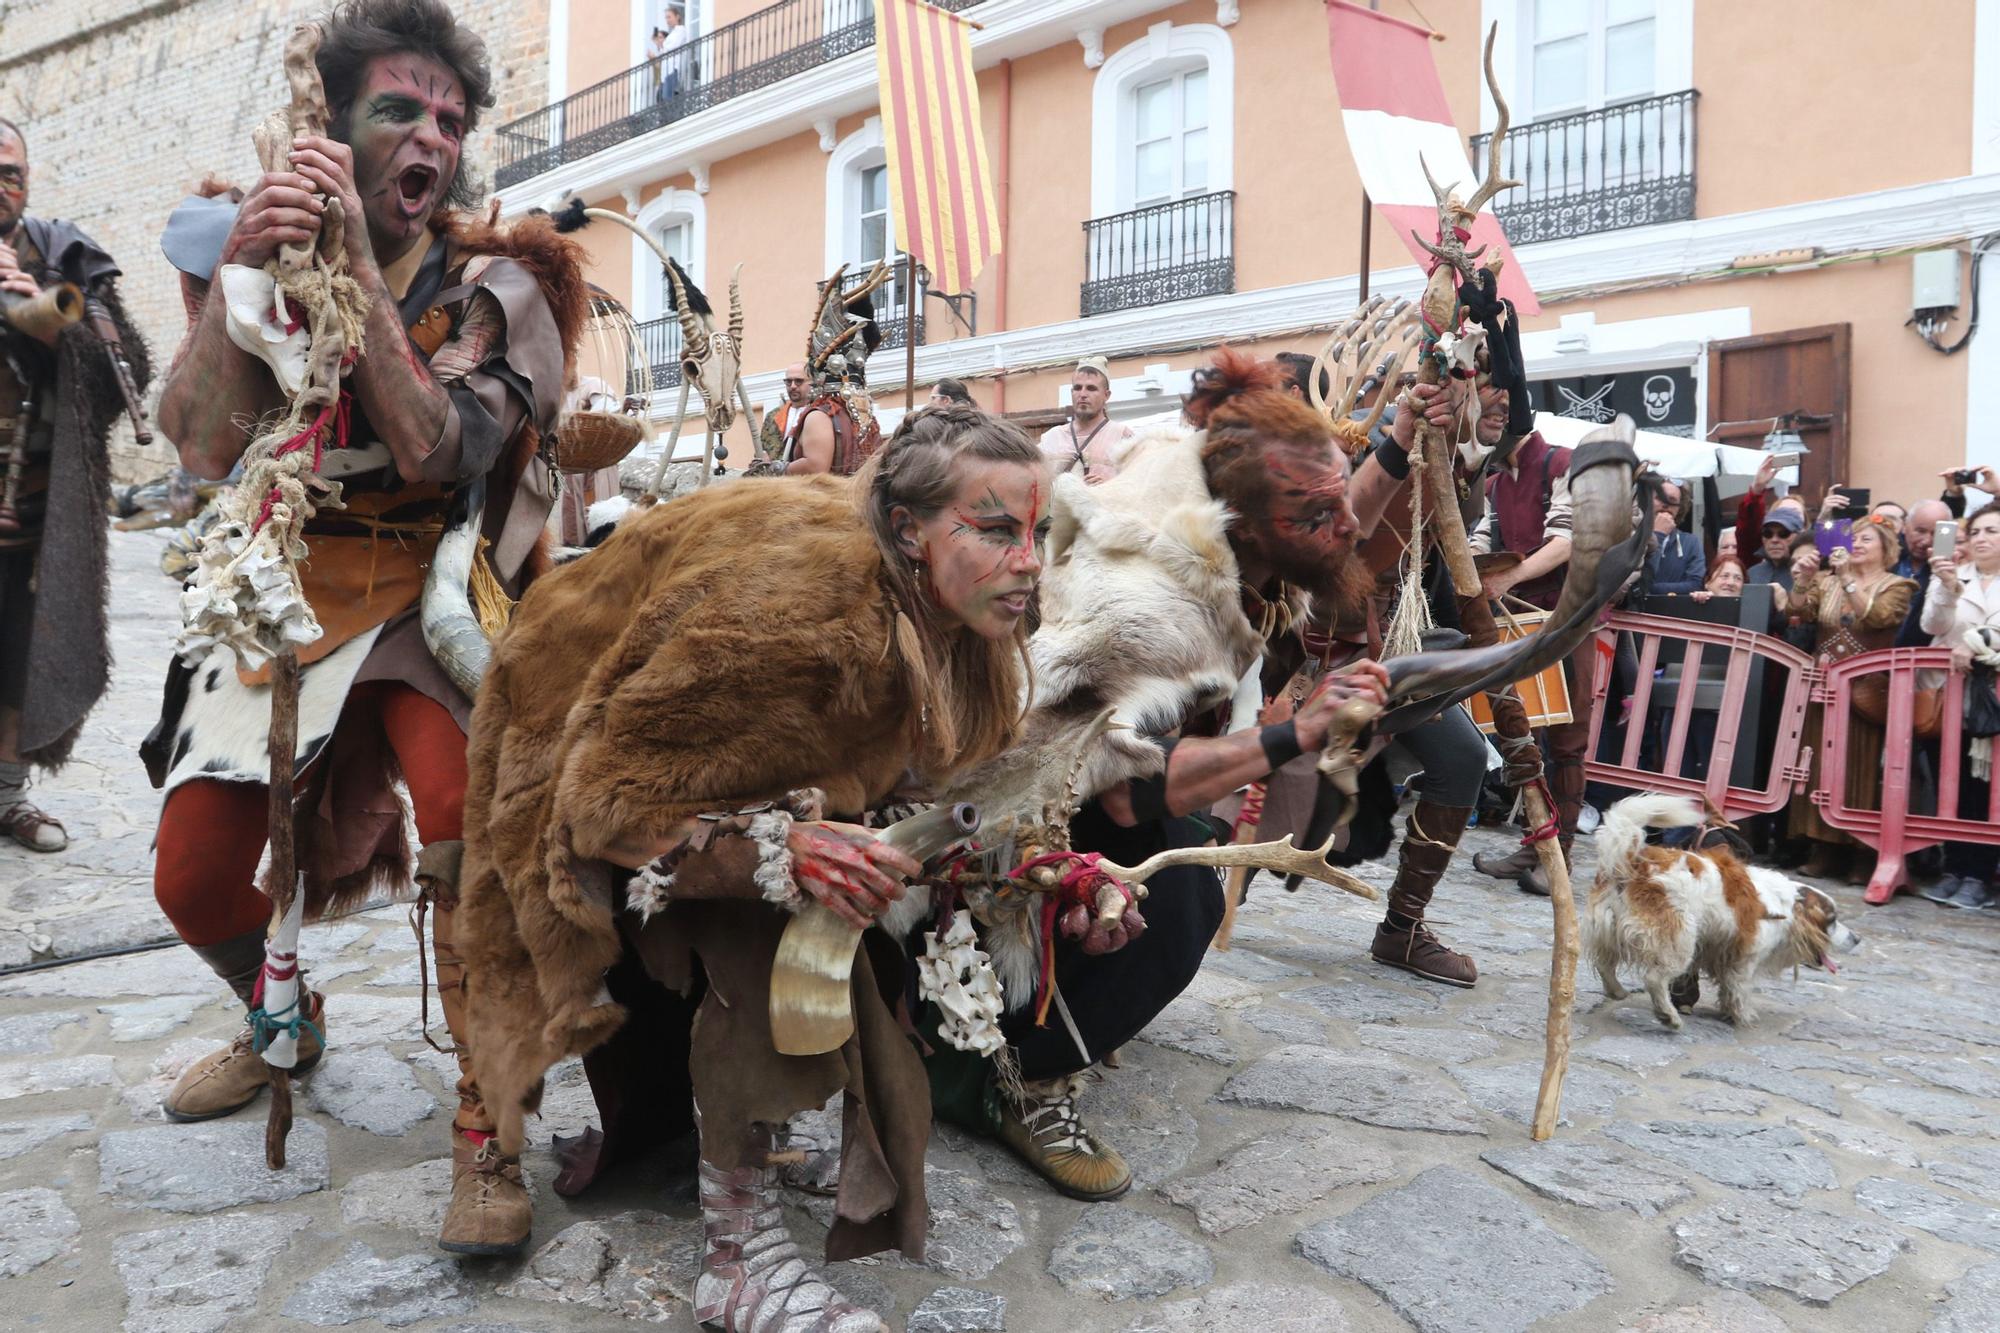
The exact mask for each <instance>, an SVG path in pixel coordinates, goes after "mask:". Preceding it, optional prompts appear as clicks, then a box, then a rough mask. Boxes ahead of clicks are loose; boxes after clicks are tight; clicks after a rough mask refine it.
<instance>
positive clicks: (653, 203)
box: [632, 189, 708, 324]
mask: <svg viewBox="0 0 2000 1333" xmlns="http://www.w3.org/2000/svg"><path fill="white" fill-rule="evenodd" d="M707 212H708V210H707V205H706V204H705V202H704V201H703V200H702V197H701V196H700V195H699V194H696V193H695V192H694V191H693V190H683V189H667V190H662V191H661V192H660V193H659V194H657V195H654V196H653V197H652V198H651V199H649V200H647V201H646V206H645V207H644V208H642V209H640V210H639V214H638V216H637V218H635V219H634V220H635V221H636V222H638V224H639V226H640V227H641V228H643V229H644V230H645V232H646V234H647V235H648V236H651V237H652V238H653V239H654V240H656V241H658V242H659V243H660V245H661V246H662V247H663V248H664V249H665V250H666V252H667V253H668V254H670V255H672V256H673V257H674V260H675V262H676V263H678V264H679V265H680V266H681V269H682V271H683V272H685V273H686V274H687V275H688V277H690V278H692V279H693V280H694V284H695V285H696V286H697V287H701V288H702V290H703V291H704V292H705V291H707V290H708V289H707V287H706V286H705V285H704V284H705V283H706V282H707V275H706V273H705V270H706V268H707V266H708V254H707V250H708V246H707V238H706V235H705V233H706V230H707ZM673 312H674V303H673V300H672V299H671V298H670V297H669V296H668V294H667V275H666V274H665V273H663V272H662V271H661V269H660V259H659V256H658V255H655V254H654V253H653V250H652V247H651V246H649V245H647V244H646V243H645V242H644V241H642V240H640V239H639V238H638V237H637V236H634V237H633V238H632V317H633V318H634V319H636V320H638V321H639V322H640V323H642V324H643V323H645V322H646V321H647V320H652V319H659V318H661V317H663V316H668V315H672V314H673Z"/></svg>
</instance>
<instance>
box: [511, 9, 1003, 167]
mask: <svg viewBox="0 0 2000 1333" xmlns="http://www.w3.org/2000/svg"><path fill="white" fill-rule="evenodd" d="M931 2H932V3H933V4H936V5H938V6H939V7H940V8H943V9H952V10H958V9H968V8H970V7H971V6H973V5H975V4H978V3H979V0H931ZM874 44H875V9H874V4H873V0H779V3H777V4H775V5H772V6H770V7H769V8H766V9H760V10H758V11H757V12H756V13H754V14H751V15H749V16H748V17H746V18H741V19H738V20H737V21H736V22H734V23H729V24H725V25H724V26H722V27H720V28H717V29H716V30H715V31H714V32H711V33H708V34H706V35H705V36H702V37H697V38H695V39H694V40H692V41H690V42H689V43H688V44H687V45H686V46H683V47H682V48H681V49H680V50H678V51H676V52H674V53H673V54H672V55H669V56H664V57H662V58H660V59H658V60H649V61H647V62H646V63H644V64H642V65H635V66H633V67H632V68H631V69H628V70H626V71H625V72H624V73H622V74H614V75H613V76H611V77H610V78H608V79H606V80H604V81H603V82H602V83H597V84H593V85H591V86H590V87H588V88H585V89H584V90H583V91H581V92H578V93H574V94H572V95H570V96H568V97H565V98H564V99H563V100H562V101H560V102H557V103H555V104H554V105H553V106H545V107H543V108H542V109H541V110H539V111H535V112H532V113H530V114H529V115H526V116H523V117H521V118H520V119H519V120H514V121H509V122H508V123H507V124H505V125H502V126H501V127H500V130H499V133H498V136H497V138H498V150H499V159H500V160H499V166H498V168H497V170H496V171H495V172H494V180H495V183H496V184H498V185H501V186H508V185H515V184H518V183H519V182H521V181H524V180H527V179H529V178H530V177H533V176H539V175H540V174H542V173H543V172H545V171H550V170H553V169H554V168H556V167H559V166H562V165H563V164H564V163H567V162H576V161H580V160H581V159H583V158H586V157H589V156H590V155H591V154H593V153H600V152H603V151H604V150H605V149H607V148H610V147H612V146H613V145H616V144H621V143H623V142H625V141H626V140H627V139H632V138H636V137H637V136H639V135H641V134H644V133H646V132H647V131H648V130H654V129H658V128H659V127H660V126H662V125H671V124H673V123H674V122H675V121H678V120H682V119H684V118H686V117H688V116H692V115H694V114H695V113H696V112H698V111H706V110H708V109H709V108H710V107H714V106H720V105H721V104H722V103H724V102H727V101H729V100H730V99H732V98H736V97H741V96H743V94H745V93H748V92H754V91H755V90H757V89H759V88H765V87H769V86H770V85H771V84H774V83H777V82H778V81H779V80H781V79H788V78H790V77H791V76H792V75H794V74H801V73H804V72H805V71H806V70H809V69H813V68H816V67H817V66H820V65H824V64H826V63H827V62H828V61H830V60H837V59H839V58H840V57H841V56H844V55H847V54H849V53H851V52H854V51H860V50H864V49H865V48H867V47H870V46H873V45H874Z"/></svg>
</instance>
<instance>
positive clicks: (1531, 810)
mask: <svg viewBox="0 0 2000 1333" xmlns="http://www.w3.org/2000/svg"><path fill="white" fill-rule="evenodd" d="M1454 513H1456V511H1455V510H1454ZM1461 530H1463V526H1462V525H1461ZM1458 618H1459V625H1460V627H1461V628H1462V629H1464V631H1465V633H1466V635H1467V637H1468V638H1469V639H1470V641H1471V646H1472V647H1475V648H1483V647H1486V646H1487V645H1489V644H1494V643H1498V642H1499V641H1500V630H1499V627H1498V626H1497V625H1495V624H1494V621H1493V607H1492V604H1491V603H1489V602H1488V601H1487V600H1486V598H1485V597H1484V596H1483V595H1478V596H1474V597H1471V598H1467V599H1464V600H1462V601H1460V602H1459V605H1458ZM1508 688H1509V690H1510V691H1511V689H1512V687H1511V686H1509V687H1508ZM1487 697H1488V698H1489V699H1491V700H1492V701H1493V729H1494V732H1495V733H1496V734H1497V735H1499V736H1500V737H1501V738H1502V739H1503V740H1510V741H1513V742H1515V743H1517V744H1518V743H1520V741H1522V740H1524V739H1525V740H1526V741H1527V742H1528V743H1529V744H1532V743H1533V742H1534V733H1533V732H1532V731H1531V730H1530V729H1529V727H1528V718H1527V713H1526V711H1525V710H1524V709H1522V708H1520V707H1519V706H1518V700H1514V701H1511V702H1512V703H1513V704H1514V705H1515V706H1512V707H1508V706H1505V705H1506V704H1507V703H1508V702H1510V701H1508V700H1506V699H1505V698H1504V696H1500V695H1492V694H1489V695H1488V696H1487ZM1515 790H1516V791H1518V792H1519V793H1520V796H1521V807H1522V810H1523V812H1524V813H1525V814H1526V815H1527V816H1528V825H1529V827H1530V828H1533V829H1535V830H1538V831H1539V830H1542V829H1546V828H1548V827H1549V823H1550V821H1551V820H1552V819H1553V818H1554V817H1555V812H1554V811H1552V810H1551V809H1550V808H1549V802H1548V797H1547V796H1546V795H1545V794H1544V788H1543V786H1542V784H1541V783H1540V782H1539V781H1536V782H1530V783H1528V784H1527V785H1525V786H1522V787H1517V788H1516V789H1515ZM1534 847H1535V855H1536V857H1538V858H1539V859H1540V861H1541V863H1542V873H1543V874H1545V875H1547V876H1548V880H1549V905H1550V907H1551V909H1552V910H1553V911H1554V913H1555V942H1554V945H1553V946H1552V948H1551V951H1550V954H1549V1011H1548V1021H1547V1025H1546V1036H1545V1039H1544V1045H1543V1052H1542V1084H1541V1088H1540V1090H1539V1091H1538V1092H1537V1093H1536V1094H1535V1119H1534V1124H1533V1126H1532V1128H1531V1129H1530V1132H1529V1136H1530V1137H1531V1138H1533V1139H1534V1140H1535V1141H1536V1142H1537V1143H1540V1142H1542V1141H1544V1140H1546V1139H1548V1138H1551V1137H1553V1136H1554V1134H1555V1132H1556V1117H1557V1115H1558V1113H1559V1112H1560V1111H1561V1109H1562V1087H1563V1079H1564V1077H1565V1076H1566V1075H1567V1074H1568V1073H1569V1047H1570V1014H1571V1009H1572V1007H1573V1005H1574V1002H1575V1000H1576V953H1577V943H1576V898H1575V895H1574V894H1573V893H1572V892H1571V890H1570V882H1569V866H1568V865H1567V864H1565V862H1564V861H1563V854H1562V843H1561V842H1560V841H1558V840H1557V839H1556V838H1554V837H1546V838H1540V839H1537V840H1536V842H1535V844H1534Z"/></svg>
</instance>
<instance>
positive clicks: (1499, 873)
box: [1472, 847, 1541, 882]
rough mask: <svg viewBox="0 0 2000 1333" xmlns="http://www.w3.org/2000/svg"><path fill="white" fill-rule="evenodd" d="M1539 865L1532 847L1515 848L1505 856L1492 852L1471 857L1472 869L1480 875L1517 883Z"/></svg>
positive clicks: (1476, 853) (1474, 854)
mask: <svg viewBox="0 0 2000 1333" xmlns="http://www.w3.org/2000/svg"><path fill="white" fill-rule="evenodd" d="M1540 864H1541V861H1540V859H1539V858H1538V857H1537V856H1536V854H1535V849H1534V848H1533V847H1516V848H1515V849H1514V850H1513V851H1511V852H1508V853H1507V854H1506V855H1505V856H1499V855H1495V854H1494V853H1492V852H1475V853H1473V857H1472V868H1473V869H1474V870H1477V871H1478V872H1479V873H1480V874H1482V875H1491V876H1493V878H1495V879H1506V880H1514V881H1517V882H1518V881H1519V880H1520V878H1521V876H1523V875H1525V874H1527V873H1528V872H1529V871H1530V870H1533V869H1534V868H1535V867H1536V866H1538V865H1540Z"/></svg>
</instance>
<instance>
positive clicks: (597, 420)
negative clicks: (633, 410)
mask: <svg viewBox="0 0 2000 1333" xmlns="http://www.w3.org/2000/svg"><path fill="white" fill-rule="evenodd" d="M645 436H646V432H645V429H644V427H642V426H641V425H640V424H639V419H638V418H637V417H628V416H626V415H624V414H623V413H621V412H572V413H570V414H569V415H568V416H566V417H564V418H563V422H562V425H561V426H559V427H557V428H556V449H555V453H556V467H557V468H559V469H560V470H562V471H564V472H595V471H597V470H598V469H599V468H607V467H616V466H618V463H619V461H620V460H621V459H623V458H624V457H625V455H627V454H629V453H631V452H632V451H633V450H634V449H636V448H638V447H639V441H640V440H642V439H644V438H645Z"/></svg>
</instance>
